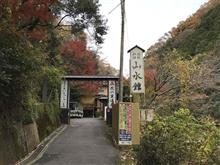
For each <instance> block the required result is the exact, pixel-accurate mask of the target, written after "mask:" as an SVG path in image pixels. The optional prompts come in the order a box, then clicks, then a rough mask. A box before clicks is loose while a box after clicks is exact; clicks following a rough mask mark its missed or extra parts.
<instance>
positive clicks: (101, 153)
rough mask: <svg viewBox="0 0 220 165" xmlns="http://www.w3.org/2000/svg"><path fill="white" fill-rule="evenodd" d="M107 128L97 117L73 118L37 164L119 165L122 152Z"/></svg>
mask: <svg viewBox="0 0 220 165" xmlns="http://www.w3.org/2000/svg"><path fill="white" fill-rule="evenodd" d="M105 128H106V126H105V123H104V122H103V120H100V119H97V118H83V119H71V124H70V125H69V126H68V127H67V129H65V131H64V132H62V134H61V135H59V136H58V137H57V138H56V139H55V140H54V141H53V142H52V143H50V145H49V147H48V149H47V150H46V152H45V153H44V154H43V156H42V157H41V158H40V159H39V160H37V161H36V162H35V165H115V164H116V162H117V160H118V154H119V152H118V150H117V149H115V148H114V147H113V145H112V142H111V141H110V140H109V139H108V138H107V136H106V129H105Z"/></svg>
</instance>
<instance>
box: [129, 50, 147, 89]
mask: <svg viewBox="0 0 220 165" xmlns="http://www.w3.org/2000/svg"><path fill="white" fill-rule="evenodd" d="M129 52H130V79H131V93H145V84H144V60H143V52H144V50H143V49H141V48H140V47H138V46H135V47H134V48H132V49H131V50H129Z"/></svg>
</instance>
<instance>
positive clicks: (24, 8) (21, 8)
mask: <svg viewBox="0 0 220 165" xmlns="http://www.w3.org/2000/svg"><path fill="white" fill-rule="evenodd" d="M54 3H56V0H2V1H0V7H1V9H0V10H1V11H0V16H1V17H7V19H8V20H10V23H11V25H14V26H15V27H16V28H17V29H18V30H26V31H27V34H28V36H29V37H30V38H31V39H36V40H45V39H46V31H47V28H48V25H49V24H51V23H52V22H53V21H54V20H55V18H56V17H55V16H54V14H53V13H52V12H51V9H50V7H51V6H52V5H53V4H54ZM6 9H7V10H6Z"/></svg>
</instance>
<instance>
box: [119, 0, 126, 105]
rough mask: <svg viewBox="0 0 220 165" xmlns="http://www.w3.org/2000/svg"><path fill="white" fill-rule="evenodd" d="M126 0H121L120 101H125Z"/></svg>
mask: <svg viewBox="0 0 220 165" xmlns="http://www.w3.org/2000/svg"><path fill="white" fill-rule="evenodd" d="M124 20H125V0H121V48H120V75H119V76H120V83H119V102H123V60H124V24H125V21H124Z"/></svg>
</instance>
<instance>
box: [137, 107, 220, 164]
mask: <svg viewBox="0 0 220 165" xmlns="http://www.w3.org/2000/svg"><path fill="white" fill-rule="evenodd" d="M219 154H220V130H219V129H218V128H217V127H216V126H215V123H214V122H213V121H212V120H211V119H210V118H205V119H200V120H198V119H196V118H195V117H193V116H192V115H190V112H189V110H187V109H180V110H179V111H177V112H175V113H174V115H171V116H167V117H163V118H161V117H159V116H157V117H156V118H155V119H154V120H153V121H152V122H151V123H147V126H146V128H145V129H144V133H143V136H142V139H141V144H140V146H139V147H138V149H137V158H138V164H147V165H154V164H155V165H160V164H163V165H164V164H169V165H178V164H220V157H219Z"/></svg>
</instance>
